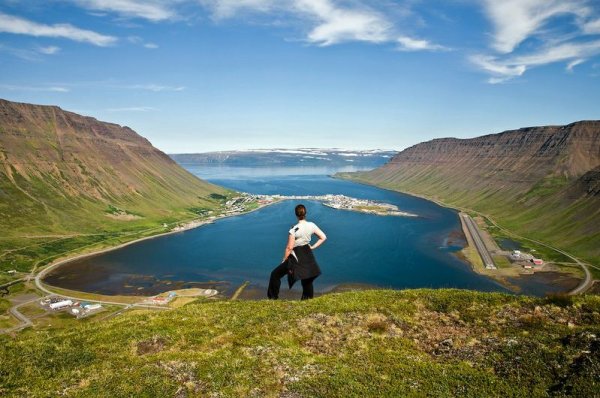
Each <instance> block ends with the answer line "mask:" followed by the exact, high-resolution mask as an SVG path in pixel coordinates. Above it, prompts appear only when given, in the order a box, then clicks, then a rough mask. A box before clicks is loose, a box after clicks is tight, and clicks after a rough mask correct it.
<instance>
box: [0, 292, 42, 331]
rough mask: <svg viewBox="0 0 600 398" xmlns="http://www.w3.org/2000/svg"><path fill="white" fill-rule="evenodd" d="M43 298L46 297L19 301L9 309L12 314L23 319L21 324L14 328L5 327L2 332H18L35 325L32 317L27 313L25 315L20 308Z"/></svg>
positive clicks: (20, 319)
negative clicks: (28, 316) (27, 315)
mask: <svg viewBox="0 0 600 398" xmlns="http://www.w3.org/2000/svg"><path fill="white" fill-rule="evenodd" d="M43 298H44V297H36V298H34V299H31V300H27V301H25V302H22V303H19V304H17V305H15V306H13V307H11V308H10V309H9V310H8V311H9V312H10V313H11V315H12V316H14V317H15V318H17V319H18V320H19V321H21V324H20V325H17V326H13V327H12V328H8V329H4V330H2V331H0V333H2V332H4V333H10V332H18V331H19V330H21V329H25V328H28V327H29V326H33V322H31V319H29V318H27V317H26V316H25V315H23V314H22V313H21V312H19V308H21V307H23V306H24V305H27V304H31V303H34V302H36V301H38V300H42V299H43Z"/></svg>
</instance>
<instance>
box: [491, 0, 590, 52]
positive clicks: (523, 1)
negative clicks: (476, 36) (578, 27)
mask: <svg viewBox="0 0 600 398" xmlns="http://www.w3.org/2000/svg"><path fill="white" fill-rule="evenodd" d="M585 4H586V1H584V0H570V1H563V0H484V5H485V11H486V14H487V15H488V17H489V18H490V20H491V21H492V23H493V25H494V38H493V47H494V49H495V50H496V51H498V52H500V53H503V54H508V53H510V52H512V51H513V50H514V49H515V48H516V47H517V46H519V44H521V43H522V42H523V41H525V40H526V39H527V38H529V37H530V36H532V35H533V34H535V33H537V32H538V31H539V30H540V29H541V28H542V27H544V25H545V24H546V23H548V21H549V20H550V19H552V18H554V17H557V16H560V15H568V14H570V15H574V16H576V17H579V18H583V17H586V16H587V15H589V13H590V9H589V8H588V7H587V6H586V5H585Z"/></svg>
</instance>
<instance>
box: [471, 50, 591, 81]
mask: <svg viewBox="0 0 600 398" xmlns="http://www.w3.org/2000/svg"><path fill="white" fill-rule="evenodd" d="M598 54H600V40H595V41H589V42H584V43H563V44H560V45H557V46H554V47H547V48H544V49H542V50H540V51H537V52H535V53H532V54H526V55H519V56H511V57H508V58H499V57H494V56H485V55H477V56H473V57H471V61H472V62H473V63H474V64H475V65H477V66H479V67H480V68H481V69H483V70H485V71H487V72H489V73H490V74H492V75H493V77H492V78H490V79H489V80H488V81H489V82H490V83H501V82H505V81H507V80H510V79H512V78H515V77H518V76H521V75H523V74H524V73H525V71H527V70H528V69H531V68H532V67H536V66H541V65H546V64H551V63H556V62H567V61H570V62H569V64H568V65H567V70H569V71H572V70H573V68H574V67H575V66H577V65H579V64H581V63H582V62H584V60H585V59H587V58H589V57H592V56H595V55H598Z"/></svg>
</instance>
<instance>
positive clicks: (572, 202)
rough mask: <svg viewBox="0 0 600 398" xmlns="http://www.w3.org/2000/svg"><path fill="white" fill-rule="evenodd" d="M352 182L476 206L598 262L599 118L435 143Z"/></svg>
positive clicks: (409, 151)
mask: <svg viewBox="0 0 600 398" xmlns="http://www.w3.org/2000/svg"><path fill="white" fill-rule="evenodd" d="M352 178H356V179H359V180H361V181H363V182H368V183H372V184H375V185H380V186H383V187H386V188H391V189H396V190H400V191H409V192H412V193H416V194H420V195H425V196H428V197H431V198H435V199H439V200H441V201H444V202H446V203H449V204H454V205H458V206H463V207H469V208H473V209H475V210H478V211H482V212H484V213H487V214H490V215H492V216H494V217H496V218H497V219H498V220H499V221H501V223H502V224H503V225H505V226H506V227H509V228H512V229H514V230H515V231H517V232H521V233H523V234H526V235H527V236H531V237H536V238H539V239H542V240H545V241H547V242H552V243H554V244H556V245H557V246H559V247H563V248H565V249H570V250H572V251H573V252H574V253H578V254H580V255H583V256H584V257H586V258H587V259H591V260H593V261H598V260H600V121H581V122H576V123H572V124H569V125H566V126H543V127H528V128H522V129H518V130H511V131H505V132H502V133H499V134H490V135H485V136H482V137H477V138H471V139H458V138H442V139H435V140H432V141H428V142H424V143H421V144H417V145H415V146H412V147H410V148H408V149H406V150H404V151H402V152H400V153H398V154H397V155H396V156H394V157H393V158H392V159H391V160H390V162H388V163H387V164H386V165H384V166H382V167H380V168H378V169H376V170H373V171H371V172H364V173H359V174H357V175H355V176H353V177H352Z"/></svg>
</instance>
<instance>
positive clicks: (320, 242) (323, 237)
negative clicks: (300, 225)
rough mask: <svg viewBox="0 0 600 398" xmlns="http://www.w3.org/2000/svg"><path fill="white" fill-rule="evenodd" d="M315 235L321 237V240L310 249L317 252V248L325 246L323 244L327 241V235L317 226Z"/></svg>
mask: <svg viewBox="0 0 600 398" xmlns="http://www.w3.org/2000/svg"><path fill="white" fill-rule="evenodd" d="M314 232H315V235H317V236H318V237H319V240H318V241H316V242H315V244H314V245H312V246H311V247H310V248H311V249H312V250H315V249H316V248H317V247H319V246H321V245H322V244H323V242H325V241H326V240H327V235H325V233H324V232H323V231H321V230H320V229H319V227H317V226H316V225H315V231H314Z"/></svg>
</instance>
